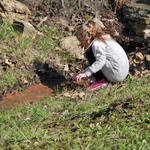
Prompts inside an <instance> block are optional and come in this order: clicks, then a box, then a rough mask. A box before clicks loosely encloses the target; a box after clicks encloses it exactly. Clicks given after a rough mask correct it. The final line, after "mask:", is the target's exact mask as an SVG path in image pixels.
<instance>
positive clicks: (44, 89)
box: [0, 83, 55, 109]
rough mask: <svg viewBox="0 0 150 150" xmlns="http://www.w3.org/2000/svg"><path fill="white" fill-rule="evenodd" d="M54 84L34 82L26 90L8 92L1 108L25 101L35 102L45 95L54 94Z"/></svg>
mask: <svg viewBox="0 0 150 150" xmlns="http://www.w3.org/2000/svg"><path fill="white" fill-rule="evenodd" d="M54 95H55V92H54V85H53V86H52V85H49V84H48V83H45V84H42V83H40V84H34V85H31V86H29V87H28V88H27V89H26V90H25V91H23V92H18V91H13V92H12V93H10V94H7V95H6V96H5V97H3V98H2V100H1V101H0V109H11V108H12V107H16V106H18V105H20V104H23V103H33V102H36V101H39V100H41V99H43V98H45V97H51V96H54Z"/></svg>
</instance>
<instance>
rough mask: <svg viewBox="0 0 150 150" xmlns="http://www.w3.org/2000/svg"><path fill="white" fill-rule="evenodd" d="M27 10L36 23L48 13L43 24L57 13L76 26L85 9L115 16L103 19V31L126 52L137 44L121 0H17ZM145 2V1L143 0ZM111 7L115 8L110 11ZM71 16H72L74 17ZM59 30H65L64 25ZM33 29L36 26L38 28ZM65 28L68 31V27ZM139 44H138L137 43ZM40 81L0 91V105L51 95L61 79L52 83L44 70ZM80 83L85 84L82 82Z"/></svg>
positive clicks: (54, 19) (52, 21)
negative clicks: (84, 2) (13, 89)
mask: <svg viewBox="0 0 150 150" xmlns="http://www.w3.org/2000/svg"><path fill="white" fill-rule="evenodd" d="M20 2H22V3H24V4H25V5H27V6H28V8H29V9H30V10H31V13H32V15H31V18H30V22H31V23H32V24H33V25H34V26H35V27H36V25H37V24H38V23H39V22H40V20H41V18H44V17H46V16H48V19H47V20H46V21H45V22H44V25H45V26H49V25H51V24H56V23H58V21H59V18H60V17H63V18H65V19H66V20H67V21H68V22H69V25H71V26H74V27H75V26H78V25H79V24H80V23H82V22H84V19H83V18H84V16H85V13H86V14H88V15H90V16H93V17H94V16H95V15H97V16H101V18H107V19H110V20H111V19H115V22H114V23H111V22H110V23H109V24H108V22H107V21H106V20H103V22H104V25H105V26H106V27H107V32H108V33H109V34H111V35H112V36H113V38H115V39H116V40H117V41H118V42H119V43H120V44H121V45H122V46H123V48H124V49H125V51H126V52H127V53H131V52H134V51H135V50H136V49H137V48H136V45H135V43H133V40H132V37H133V36H134V32H133V33H132V32H131V31H130V30H129V29H128V28H126V22H125V20H124V19H123V17H122V11H121V7H122V3H120V5H116V4H115V3H113V2H114V1H113V0H110V1H108V2H106V1H100V2H95V1H91V0H87V1H86V4H84V5H83V3H81V2H80V1H78V0H77V1H69V0H68V1H65V2H66V3H62V2H63V1H60V0H52V1H50V2H48V1H47V2H46V0H20ZM139 2H140V1H139ZM146 2H148V1H146ZM114 11H116V12H115V13H114ZM74 16H75V18H74ZM60 27H62V29H63V30H67V29H66V28H65V27H63V26H60ZM37 30H40V29H39V28H38V29H37ZM68 32H69V31H68ZM114 32H118V33H119V36H117V37H116V36H114ZM126 37H128V38H127V39H126ZM138 46H141V48H142V45H138ZM37 75H38V76H39V79H40V80H41V81H40V84H36V85H32V86H30V87H29V88H28V89H26V90H25V91H24V92H22V93H19V92H18V91H14V92H11V93H10V94H8V93H7V94H5V93H3V96H1V97H2V99H1V100H0V109H10V108H12V107H14V106H18V105H19V104H20V103H24V102H29V103H33V102H35V101H39V100H41V99H42V98H44V97H47V96H54V95H55V93H54V88H55V86H57V84H59V83H60V82H61V81H58V82H57V81H56V82H55V81H54V82H53V83H52V82H51V83H50V82H49V81H48V80H47V76H46V75H45V74H38V73H37ZM45 81H46V82H45ZM82 85H85V84H84V83H82Z"/></svg>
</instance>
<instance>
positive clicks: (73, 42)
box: [60, 36, 83, 59]
mask: <svg viewBox="0 0 150 150" xmlns="http://www.w3.org/2000/svg"><path fill="white" fill-rule="evenodd" d="M60 46H61V48H62V49H65V50H66V51H68V52H71V53H72V54H73V55H74V56H75V57H77V58H79V59H80V58H83V55H82V54H83V51H82V50H81V49H80V48H79V41H78V39H77V37H76V36H68V37H65V38H62V39H61V41H60Z"/></svg>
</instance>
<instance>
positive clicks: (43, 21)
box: [36, 16, 48, 28]
mask: <svg viewBox="0 0 150 150" xmlns="http://www.w3.org/2000/svg"><path fill="white" fill-rule="evenodd" d="M47 19H48V16H47V17H45V18H44V19H42V20H41V21H40V23H39V24H38V25H36V27H37V28H39V27H40V26H41V25H42V23H43V22H44V21H46V20H47Z"/></svg>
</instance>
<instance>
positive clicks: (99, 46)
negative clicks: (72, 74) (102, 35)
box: [83, 41, 106, 77]
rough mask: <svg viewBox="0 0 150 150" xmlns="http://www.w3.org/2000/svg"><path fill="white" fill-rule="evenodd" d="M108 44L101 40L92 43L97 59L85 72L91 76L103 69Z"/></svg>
mask: <svg viewBox="0 0 150 150" xmlns="http://www.w3.org/2000/svg"><path fill="white" fill-rule="evenodd" d="M105 48H106V44H105V43H103V42H100V41H94V43H93V44H92V52H93V54H94V56H95V58H96V61H95V62H94V63H93V64H92V65H91V66H89V67H87V68H86V69H85V70H84V71H83V72H84V73H85V74H86V75H87V76H88V77H89V76H91V75H92V74H93V73H96V72H97V71H99V70H101V69H102V67H103V66H104V65H105V62H106V53H105Z"/></svg>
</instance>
